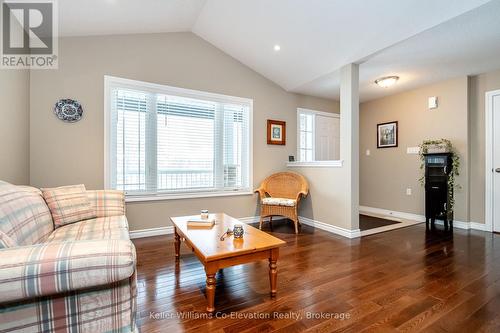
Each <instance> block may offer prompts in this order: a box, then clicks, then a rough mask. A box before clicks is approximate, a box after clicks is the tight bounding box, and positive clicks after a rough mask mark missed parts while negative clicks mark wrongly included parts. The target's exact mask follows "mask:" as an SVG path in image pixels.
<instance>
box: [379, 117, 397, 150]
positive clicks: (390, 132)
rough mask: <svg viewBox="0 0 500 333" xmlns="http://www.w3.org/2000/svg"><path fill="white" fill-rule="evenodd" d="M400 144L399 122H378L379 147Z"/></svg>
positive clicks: (390, 146)
mask: <svg viewBox="0 0 500 333" xmlns="http://www.w3.org/2000/svg"><path fill="white" fill-rule="evenodd" d="M397 146H398V122H397V121H391V122H389V123H382V124H377V148H392V147H397Z"/></svg>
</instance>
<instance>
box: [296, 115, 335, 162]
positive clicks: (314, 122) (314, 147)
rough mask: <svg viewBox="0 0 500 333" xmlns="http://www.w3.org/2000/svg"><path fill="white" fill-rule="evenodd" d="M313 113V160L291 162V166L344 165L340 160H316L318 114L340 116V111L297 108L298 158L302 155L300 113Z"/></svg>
mask: <svg viewBox="0 0 500 333" xmlns="http://www.w3.org/2000/svg"><path fill="white" fill-rule="evenodd" d="M304 113H307V114H313V115H314V116H315V117H314V120H313V144H312V149H313V152H312V154H313V160H312V161H299V160H297V162H293V163H290V166H293V165H294V164H295V165H297V166H298V165H299V164H301V165H307V166H310V165H318V166H338V165H340V166H341V165H342V163H341V162H339V161H340V160H332V161H316V135H315V134H316V133H315V129H316V115H319V116H323V117H330V118H340V114H338V113H332V112H324V111H317V110H311V109H304V108H297V159H299V157H300V115H301V114H304Z"/></svg>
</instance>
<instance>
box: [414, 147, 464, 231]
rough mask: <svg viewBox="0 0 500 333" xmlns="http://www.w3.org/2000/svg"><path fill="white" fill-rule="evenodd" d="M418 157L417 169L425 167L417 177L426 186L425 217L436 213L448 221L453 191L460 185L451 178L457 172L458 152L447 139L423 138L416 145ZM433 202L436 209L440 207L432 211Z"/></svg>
mask: <svg viewBox="0 0 500 333" xmlns="http://www.w3.org/2000/svg"><path fill="white" fill-rule="evenodd" d="M420 160H421V163H420V169H422V170H424V171H425V172H424V175H423V176H422V177H420V179H419V181H420V183H421V184H422V185H425V190H426V217H427V216H430V217H429V218H430V219H432V216H433V215H436V214H437V215H439V216H438V217H435V218H439V217H441V218H443V217H446V218H447V219H444V221H445V222H447V220H448V221H451V222H450V224H451V223H452V222H453V210H454V207H455V197H454V191H455V190H460V189H461V188H462V186H461V185H460V184H457V183H456V182H455V177H457V176H459V175H460V156H459V155H458V153H457V152H456V151H455V148H454V147H453V144H452V143H451V141H450V140H448V139H439V140H425V141H424V142H422V144H421V145H420ZM435 205H437V206H438V208H436V209H437V210H440V209H441V208H443V209H442V211H438V212H435V208H434V207H435ZM444 208H446V209H444ZM428 209H429V211H428ZM428 213H429V214H430V215H428ZM435 218H434V219H435ZM431 222H432V224H434V223H433V221H432V220H431ZM445 227H446V224H445Z"/></svg>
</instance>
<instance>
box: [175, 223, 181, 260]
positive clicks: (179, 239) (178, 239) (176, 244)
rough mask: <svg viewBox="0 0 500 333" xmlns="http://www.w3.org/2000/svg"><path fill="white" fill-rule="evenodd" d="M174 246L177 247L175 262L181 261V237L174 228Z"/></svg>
mask: <svg viewBox="0 0 500 333" xmlns="http://www.w3.org/2000/svg"><path fill="white" fill-rule="evenodd" d="M174 246H175V260H176V261H179V252H180V247H181V237H180V236H179V234H178V233H177V228H174Z"/></svg>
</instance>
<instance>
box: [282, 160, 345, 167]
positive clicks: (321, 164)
mask: <svg viewBox="0 0 500 333" xmlns="http://www.w3.org/2000/svg"><path fill="white" fill-rule="evenodd" d="M343 165H344V161H343V160H336V161H311V162H288V164H287V167H289V168H303V167H307V168H342V167H343Z"/></svg>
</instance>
